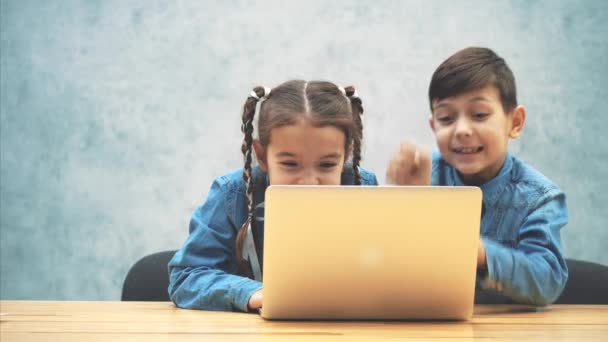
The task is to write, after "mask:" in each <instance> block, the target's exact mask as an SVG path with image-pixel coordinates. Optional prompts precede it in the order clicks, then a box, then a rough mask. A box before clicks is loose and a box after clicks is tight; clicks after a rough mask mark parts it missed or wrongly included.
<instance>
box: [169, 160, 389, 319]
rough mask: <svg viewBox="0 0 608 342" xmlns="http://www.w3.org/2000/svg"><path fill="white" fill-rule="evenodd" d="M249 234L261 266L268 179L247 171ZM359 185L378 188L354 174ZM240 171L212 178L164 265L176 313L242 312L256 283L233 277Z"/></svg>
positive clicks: (370, 178) (369, 177) (349, 180)
mask: <svg viewBox="0 0 608 342" xmlns="http://www.w3.org/2000/svg"><path fill="white" fill-rule="evenodd" d="M252 174H253V179H254V191H253V194H254V206H255V208H256V210H255V212H254V219H255V221H256V224H255V229H254V231H253V235H254V240H255V242H256V249H257V254H258V257H259V259H260V264H263V262H262V260H263V250H262V248H261V246H262V245H263V243H262V242H263V240H264V221H263V216H264V205H263V203H264V192H265V190H266V187H268V177H267V175H266V174H265V173H264V172H262V171H261V170H260V169H259V168H258V167H256V168H254V170H253V173H252ZM360 174H361V183H362V185H378V181H377V179H376V176H375V175H374V174H373V173H371V172H369V171H366V170H364V169H360ZM341 183H342V185H353V184H354V175H353V171H352V167H351V166H350V165H349V164H347V165H346V166H345V169H344V173H343V174H342V181H341ZM247 216H248V211H247V205H246V196H245V182H244V180H243V170H242V169H239V170H236V171H233V172H231V173H228V174H226V175H224V176H221V177H218V178H217V179H215V181H214V182H213V184H212V185H211V189H210V190H209V193H208V195H207V200H206V201H205V203H203V205H201V206H200V207H198V208H197V209H196V210H195V211H194V213H193V214H192V218H191V220H190V235H189V236H188V238H187V240H186V242H185V243H184V245H183V246H182V248H181V249H180V250H178V251H177V253H176V254H175V256H174V257H173V258H172V259H171V261H170V262H169V289H168V290H169V297H170V298H171V300H172V301H173V302H174V303H175V305H177V306H178V307H181V308H187V309H203V310H224V311H237V310H240V311H248V310H247V304H248V302H249V298H250V297H251V295H253V293H255V292H256V291H258V290H260V289H261V288H262V283H261V282H259V281H256V280H253V279H250V278H247V277H245V276H244V275H243V274H238V270H237V262H236V260H235V257H234V247H235V239H236V235H237V233H238V231H239V229H240V228H241V226H242V225H243V223H245V221H246V220H247Z"/></svg>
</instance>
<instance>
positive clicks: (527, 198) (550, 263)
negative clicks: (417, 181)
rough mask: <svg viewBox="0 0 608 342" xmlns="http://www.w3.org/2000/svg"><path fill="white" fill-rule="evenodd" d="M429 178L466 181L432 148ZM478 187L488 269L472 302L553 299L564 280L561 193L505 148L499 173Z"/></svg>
mask: <svg viewBox="0 0 608 342" xmlns="http://www.w3.org/2000/svg"><path fill="white" fill-rule="evenodd" d="M431 183H432V184H433V185H448V186H462V185H465V184H464V183H463V182H462V180H461V178H460V176H459V174H458V172H457V171H456V169H454V168H453V167H452V166H450V165H449V164H448V163H447V162H446V161H445V160H444V159H443V158H442V156H441V154H440V153H439V152H438V151H434V152H433V171H432V176H431ZM480 188H481V191H482V193H483V204H482V212H481V229H480V231H481V236H482V240H483V243H484V246H485V249H486V257H487V273H486V275H485V276H480V277H479V278H481V279H479V278H478V285H480V287H478V288H477V289H476V293H475V296H476V301H477V302H479V301H483V302H495V303H522V304H532V305H547V304H550V303H552V302H553V301H555V300H556V299H557V298H558V297H559V295H560V294H561V292H562V290H563V289H564V286H565V285H566V280H567V279H568V269H567V267H566V262H565V259H564V256H563V250H562V242H561V239H560V229H561V228H562V227H564V226H565V225H566V223H567V222H568V210H567V208H566V196H565V194H564V193H563V192H562V191H561V190H560V189H559V188H558V187H557V186H556V185H555V184H554V183H553V182H551V181H550V180H549V179H547V178H546V177H545V176H544V175H542V174H541V173H540V172H538V171H536V170H535V169H534V168H532V167H531V166H529V165H527V164H525V163H524V162H523V161H521V160H519V159H517V158H515V157H513V156H511V155H510V154H509V153H507V156H506V159H505V163H504V165H503V166H502V169H501V170H500V172H499V173H498V175H497V176H496V177H494V178H493V179H492V180H490V181H489V182H487V183H485V184H483V185H482V186H480Z"/></svg>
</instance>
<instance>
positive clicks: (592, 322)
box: [0, 300, 608, 342]
mask: <svg viewBox="0 0 608 342" xmlns="http://www.w3.org/2000/svg"><path fill="white" fill-rule="evenodd" d="M384 340H390V341H411V340H423V341H444V342H445V341H471V340H483V341H512V340H517V341H555V340H559V341H604V342H606V341H608V305H554V306H549V307H546V308H542V309H534V308H529V307H525V306H513V305H477V306H475V313H474V315H473V318H472V319H471V320H470V321H466V322H428V321H426V322H408V321H266V320H264V319H263V318H261V317H260V316H259V315H256V314H247V313H234V312H212V311H197V310H183V309H178V308H176V307H175V306H174V305H173V303H169V302H76V301H6V300H5V301H0V341H2V342H10V341H85V342H94V341H384Z"/></svg>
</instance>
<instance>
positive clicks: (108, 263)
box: [0, 0, 608, 300]
mask: <svg viewBox="0 0 608 342" xmlns="http://www.w3.org/2000/svg"><path fill="white" fill-rule="evenodd" d="M0 17H1V25H2V26H1V59H0V67H1V83H0V87H1V88H0V90H1V94H0V103H1V105H0V106H1V107H0V108H1V116H0V118H1V127H0V128H1V145H0V151H1V166H0V170H1V174H0V175H1V178H0V180H1V184H0V189H1V192H0V195H1V197H0V200H1V202H0V204H1V206H0V222H1V254H0V256H1V259H0V266H1V276H0V297H1V298H2V299H74V300H76V299H88V300H117V299H119V298H120V289H121V285H122V281H123V279H124V276H125V274H126V272H127V270H128V269H129V267H130V266H131V265H132V264H133V263H134V262H135V261H136V260H138V259H139V258H140V257H142V256H144V255H146V254H149V253H153V252H156V251H161V250H167V249H177V248H178V247H179V246H180V245H181V243H182V242H183V241H184V239H185V238H186V234H187V224H188V220H189V216H190V213H191V211H192V210H193V209H194V207H195V206H196V205H198V204H199V203H201V202H202V201H203V200H204V198H205V196H206V193H207V191H208V188H209V185H210V183H211V181H212V180H213V178H214V177H216V176H218V175H221V174H223V173H225V172H226V171H228V170H230V169H233V168H237V167H239V166H240V164H241V156H240V154H239V153H240V152H239V147H240V140H241V135H240V130H239V125H240V123H239V116H240V111H241V108H242V104H243V102H244V100H245V97H246V96H247V94H248V93H249V91H250V89H251V88H252V87H253V86H254V85H257V84H262V85H269V86H273V85H276V84H278V83H280V82H282V81H284V80H286V79H290V78H304V79H327V80H332V81H335V82H336V83H339V84H342V85H349V84H355V85H357V86H358V89H359V93H360V96H361V97H362V99H363V101H364V105H365V108H366V112H365V144H366V145H365V149H364V152H365V155H364V158H365V159H364V165H365V166H367V167H368V168H371V169H372V170H375V171H376V172H377V173H378V174H379V176H380V179H381V180H384V175H383V174H384V171H385V166H386V162H387V160H388V159H389V157H390V156H391V155H392V154H393V152H394V151H395V150H396V149H397V147H398V144H399V142H400V141H401V140H403V139H411V140H415V141H418V142H419V143H422V144H425V145H427V146H428V147H432V146H434V140H433V136H432V133H431V131H430V129H429V128H428V125H427V121H426V119H427V116H428V112H429V111H428V104H427V99H426V91H427V87H428V82H429V80H430V76H431V74H432V72H433V70H434V69H435V68H436V67H437V66H438V65H439V63H440V62H441V61H442V60H444V59H445V58H446V57H448V56H449V55H450V54H452V53H454V52H455V51H457V50H459V49H461V48H463V47H466V46H471V45H476V46H488V47H491V48H493V49H494V50H495V51H496V52H497V53H499V54H500V55H502V56H503V57H505V58H506V60H507V61H508V62H509V63H510V65H511V67H512V69H513V71H514V73H515V75H516V78H517V82H518V87H519V89H518V90H519V94H520V96H519V99H520V102H521V103H522V104H525V105H527V108H528V115H529V116H528V121H527V127H526V129H525V131H524V134H523V136H522V138H521V139H520V140H518V141H515V142H514V143H512V145H511V150H512V151H513V152H514V153H515V154H516V155H518V156H520V157H521V158H523V159H524V160H526V161H529V162H530V163H531V164H532V165H534V166H536V167H537V168H539V169H540V170H541V171H542V172H544V173H545V174H546V175H547V176H549V177H550V178H551V179H553V180H554V181H556V182H557V183H558V184H559V185H560V186H561V187H562V188H563V189H564V190H565V192H566V193H567V194H568V204H569V207H570V215H571V218H570V224H569V225H568V227H567V228H566V229H565V230H564V231H563V240H564V243H565V247H566V252H567V256H568V257H572V258H579V259H584V260H591V261H596V262H601V263H603V264H608V253H607V252H605V251H603V250H602V246H603V247H604V248H605V247H606V246H607V245H608V244H607V242H608V229H606V227H607V225H608V218H607V216H606V209H608V208H607V205H606V203H607V202H608V184H607V183H606V176H607V175H606V168H607V166H608V164H607V163H608V161H607V160H608V158H607V157H608V153H607V152H608V147H607V146H608V145H607V140H606V129H607V128H608V125H607V124H608V119H607V117H608V115H606V113H605V111H606V109H607V108H608V91H607V89H608V62H607V61H608V58H607V56H608V40H607V39H606V37H608V25H607V24H606V22H607V20H608V4H607V3H606V2H605V1H602V0H598V1H493V2H486V1H343V2H342V1H297V2H296V1H288V2H285V1H272V2H264V3H260V4H257V3H256V2H255V1H217V2H215V1H194V0H193V1H176V2H175V3H174V2H172V1H167V2H160V1H58V0H56V1H42V0H40V1H32V0H30V1H21V0H13V1H8V0H7V1H5V0H1V7H0Z"/></svg>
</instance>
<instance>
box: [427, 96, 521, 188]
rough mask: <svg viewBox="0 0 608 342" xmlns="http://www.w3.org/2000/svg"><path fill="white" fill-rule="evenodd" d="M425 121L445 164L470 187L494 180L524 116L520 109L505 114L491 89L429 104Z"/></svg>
mask: <svg viewBox="0 0 608 342" xmlns="http://www.w3.org/2000/svg"><path fill="white" fill-rule="evenodd" d="M432 106H433V114H432V116H431V118H430V119H429V121H430V124H431V128H432V129H433V132H434V133H435V138H436V140H437V146H438V147H439V151H440V152H441V155H442V156H443V158H445V160H446V161H447V162H448V163H449V164H450V165H452V166H453V167H454V168H456V170H458V172H460V174H461V175H462V177H463V181H464V182H465V183H467V184H471V185H480V184H483V183H485V182H487V181H489V180H490V179H492V178H494V177H495V176H496V175H497V174H498V172H499V171H500V168H501V167H502V165H503V163H504V161H505V157H506V154H507V143H508V141H509V138H513V139H514V138H517V137H518V136H519V134H520V132H521V129H522V128H523V125H524V121H525V117H526V112H525V109H524V108H523V107H522V106H518V107H516V108H515V109H514V110H513V111H511V112H510V113H505V112H504V110H503V107H502V103H501V102H500V94H499V92H498V89H497V88H496V87H495V86H494V85H487V86H485V87H483V88H479V89H475V90H471V91H468V92H465V93H462V94H458V95H455V96H452V97H448V98H445V99H442V100H440V101H438V100H436V99H435V100H433V101H432Z"/></svg>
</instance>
